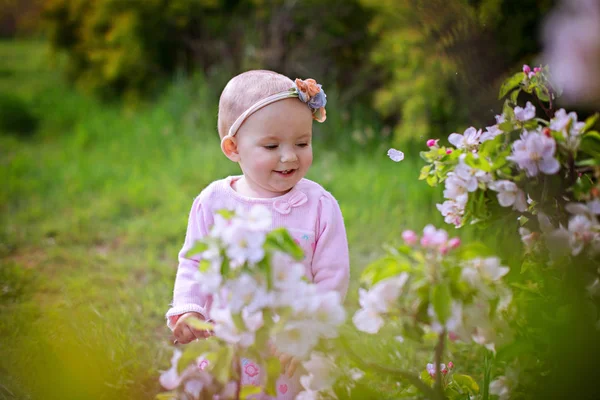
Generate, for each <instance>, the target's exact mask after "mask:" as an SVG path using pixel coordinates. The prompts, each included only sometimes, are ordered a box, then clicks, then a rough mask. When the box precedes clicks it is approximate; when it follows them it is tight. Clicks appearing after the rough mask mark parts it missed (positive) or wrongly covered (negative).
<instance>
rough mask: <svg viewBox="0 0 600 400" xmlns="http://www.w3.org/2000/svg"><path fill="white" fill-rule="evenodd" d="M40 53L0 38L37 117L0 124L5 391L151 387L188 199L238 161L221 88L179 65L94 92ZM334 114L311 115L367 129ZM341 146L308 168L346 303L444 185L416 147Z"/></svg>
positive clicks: (9, 79) (67, 392) (321, 149)
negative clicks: (342, 226) (173, 75)
mask: <svg viewBox="0 0 600 400" xmlns="http://www.w3.org/2000/svg"><path fill="white" fill-rule="evenodd" d="M44 54H45V50H44V47H43V44H40V43H36V42H2V43H0V58H1V59H3V60H8V61H7V62H3V65H2V71H0V91H11V92H13V93H15V94H17V95H19V96H21V97H22V98H23V99H25V100H26V101H27V102H29V104H30V105H31V107H32V108H33V110H34V111H35V113H36V115H38V116H39V117H40V120H41V126H40V128H39V132H38V133H37V134H36V136H35V137H34V138H31V139H19V138H15V137H13V136H10V135H2V136H0V149H1V151H0V176H1V180H2V183H3V185H2V186H3V188H2V191H1V192H0V226H1V227H2V228H1V229H2V230H1V231H0V257H1V261H0V263H1V268H2V270H1V272H0V274H1V275H0V276H1V277H2V280H1V282H2V283H1V285H2V287H3V292H2V293H3V294H2V297H0V313H1V319H0V338H1V341H0V399H2V398H22V397H25V396H26V395H29V396H31V398H34V399H38V398H43V399H55V398H56V399H71V398H72V399H83V398H86V399H92V398H94V399H96V398H108V399H117V398H119V399H120V398H139V399H142V398H144V399H147V398H152V397H153V396H154V395H155V394H156V393H157V391H158V390H159V387H158V383H157V377H158V371H159V369H161V368H165V367H166V366H167V364H168V359H169V357H170V353H171V346H170V341H169V331H168V329H167V328H166V327H165V324H164V318H163V315H164V313H165V311H166V309H167V308H168V304H169V301H170V300H171V294H172V285H173V278H174V275H175V270H176V255H177V252H178V250H179V248H180V246H181V245H182V243H183V238H184V234H185V227H186V222H187V215H188V212H189V208H190V206H191V203H192V200H193V198H194V197H195V196H196V195H197V194H198V193H199V192H200V191H201V190H202V189H203V188H204V187H205V186H206V185H207V184H208V183H209V182H211V181H212V180H215V179H219V178H222V177H225V176H227V175H230V174H237V173H238V168H237V166H236V165H234V164H232V163H231V162H230V161H228V160H227V159H226V158H225V157H224V156H223V155H222V154H221V152H220V150H219V144H218V140H217V134H216V131H215V126H216V97H215V94H214V93H213V92H211V91H210V90H209V89H208V88H207V86H206V85H205V84H204V83H203V82H202V80H201V79H200V78H195V79H180V80H177V81H175V82H173V84H172V85H171V87H170V88H169V89H168V90H167V91H166V92H165V93H164V94H163V95H162V96H161V97H160V98H158V99H156V101H154V102H152V103H150V104H145V105H139V106H138V107H136V108H135V109H132V108H125V109H123V108H121V107H117V106H115V105H112V106H108V105H101V104H98V103H97V102H96V101H94V100H92V99H89V98H87V97H85V96H83V95H81V94H78V93H77V92H76V91H74V90H73V89H71V88H69V87H68V85H66V84H65V83H64V82H63V81H62V79H61V78H60V74H59V73H58V72H57V70H56V69H55V68H51V67H48V64H47V59H46V58H45V56H44ZM328 112H329V110H328ZM331 113H334V109H332V111H331ZM332 121H333V122H332V123H331V124H330V125H327V124H325V125H324V126H322V127H320V128H319V129H320V130H323V131H324V130H331V131H330V132H329V134H331V133H332V132H333V133H334V134H335V135H336V136H338V135H339V137H340V138H341V139H340V140H348V141H351V140H352V139H351V136H352V133H353V132H355V131H356V130H357V129H358V130H360V129H362V128H364V124H362V125H361V123H360V121H354V120H351V121H349V122H347V123H343V122H338V123H336V122H335V121H336V120H335V119H334V118H332ZM340 121H341V120H340ZM328 122H329V121H328ZM355 136H356V135H355ZM342 147H343V146H342ZM347 147H348V146H345V147H344V148H347ZM355 148H360V146H355ZM336 149H337V148H336V147H335V146H331V145H325V144H324V143H319V141H318V138H317V144H316V147H315V162H314V165H313V167H312V168H311V170H310V172H309V175H308V178H311V179H314V180H316V181H317V182H319V183H321V184H322V185H323V186H324V187H325V188H326V189H327V190H329V191H330V192H332V193H333V194H334V196H335V197H336V198H337V199H338V201H339V203H340V205H341V208H342V211H343V214H344V216H345V221H346V228H347V233H348V240H349V244H350V250H351V259H352V279H353V281H352V288H351V292H350V296H349V300H348V301H349V304H352V303H353V302H355V301H356V294H355V292H356V288H357V285H358V275H359V273H360V271H361V269H362V268H363V267H364V266H365V265H366V264H367V263H368V261H369V260H371V259H373V258H375V257H377V256H378V255H381V254H382V252H383V251H382V244H383V243H386V242H392V243H393V242H397V241H398V239H399V234H400V232H402V230H403V229H407V228H412V229H416V230H420V229H422V227H423V226H424V225H425V224H426V223H429V222H433V223H437V224H438V225H440V224H441V222H442V221H441V217H440V216H439V213H438V212H437V210H436V209H435V203H436V202H437V201H439V199H440V193H439V191H437V190H433V189H430V188H428V187H427V185H426V184H425V183H423V182H419V181H417V179H416V177H417V176H418V172H419V168H420V166H421V163H420V161H419V159H418V153H417V152H416V151H411V152H410V153H407V154H406V156H407V159H406V160H405V161H403V162H402V163H400V164H395V163H393V162H391V161H390V160H389V159H388V158H387V157H386V154H385V153H386V148H385V146H379V147H377V146H372V147H370V148H368V149H367V150H365V151H355V152H354V153H353V154H351V155H348V154H344V153H341V152H338V151H336Z"/></svg>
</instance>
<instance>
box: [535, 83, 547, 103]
mask: <svg viewBox="0 0 600 400" xmlns="http://www.w3.org/2000/svg"><path fill="white" fill-rule="evenodd" d="M534 90H535V95H536V96H537V98H538V99H540V100H541V101H544V102H546V103H547V102H548V101H550V98H549V97H548V94H547V93H546V91H545V90H544V89H543V88H541V87H540V86H536V87H535V89H534Z"/></svg>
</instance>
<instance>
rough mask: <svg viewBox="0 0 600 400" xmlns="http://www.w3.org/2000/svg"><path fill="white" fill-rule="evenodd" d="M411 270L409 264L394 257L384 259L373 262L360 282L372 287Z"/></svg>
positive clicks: (364, 271) (362, 275)
mask: <svg viewBox="0 0 600 400" xmlns="http://www.w3.org/2000/svg"><path fill="white" fill-rule="evenodd" d="M409 269H410V265H408V264H407V263H402V262H400V261H399V260H398V259H396V258H394V257H383V258H380V259H378V260H375V261H373V262H372V263H371V264H369V265H368V266H367V267H366V268H365V269H364V270H363V272H362V274H361V276H360V281H361V282H363V283H366V284H367V285H369V286H371V285H374V284H376V283H377V282H379V281H382V280H384V279H386V278H390V277H392V276H396V275H398V274H399V273H401V272H403V271H408V270H409Z"/></svg>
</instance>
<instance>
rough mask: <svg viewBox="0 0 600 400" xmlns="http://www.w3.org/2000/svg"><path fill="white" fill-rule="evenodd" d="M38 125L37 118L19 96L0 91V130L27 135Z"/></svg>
mask: <svg viewBox="0 0 600 400" xmlns="http://www.w3.org/2000/svg"><path fill="white" fill-rule="evenodd" d="M37 127H38V119H37V117H36V116H35V115H34V114H33V113H32V112H31V110H30V108H29V105H28V104H27V103H26V102H25V101H24V100H22V99H21V98H20V97H18V96H15V95H12V94H8V93H0V132H2V133H13V134H17V135H20V136H29V135H31V134H33V133H34V132H35V130H36V129H37Z"/></svg>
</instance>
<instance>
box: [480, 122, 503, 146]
mask: <svg viewBox="0 0 600 400" xmlns="http://www.w3.org/2000/svg"><path fill="white" fill-rule="evenodd" d="M502 133H504V132H503V131H502V129H500V128H499V127H498V125H492V126H488V127H486V128H485V132H483V133H482V134H481V137H480V138H479V141H480V142H481V143H483V142H485V141H488V140H492V139H494V138H495V137H496V136H499V135H501V134H502Z"/></svg>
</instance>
